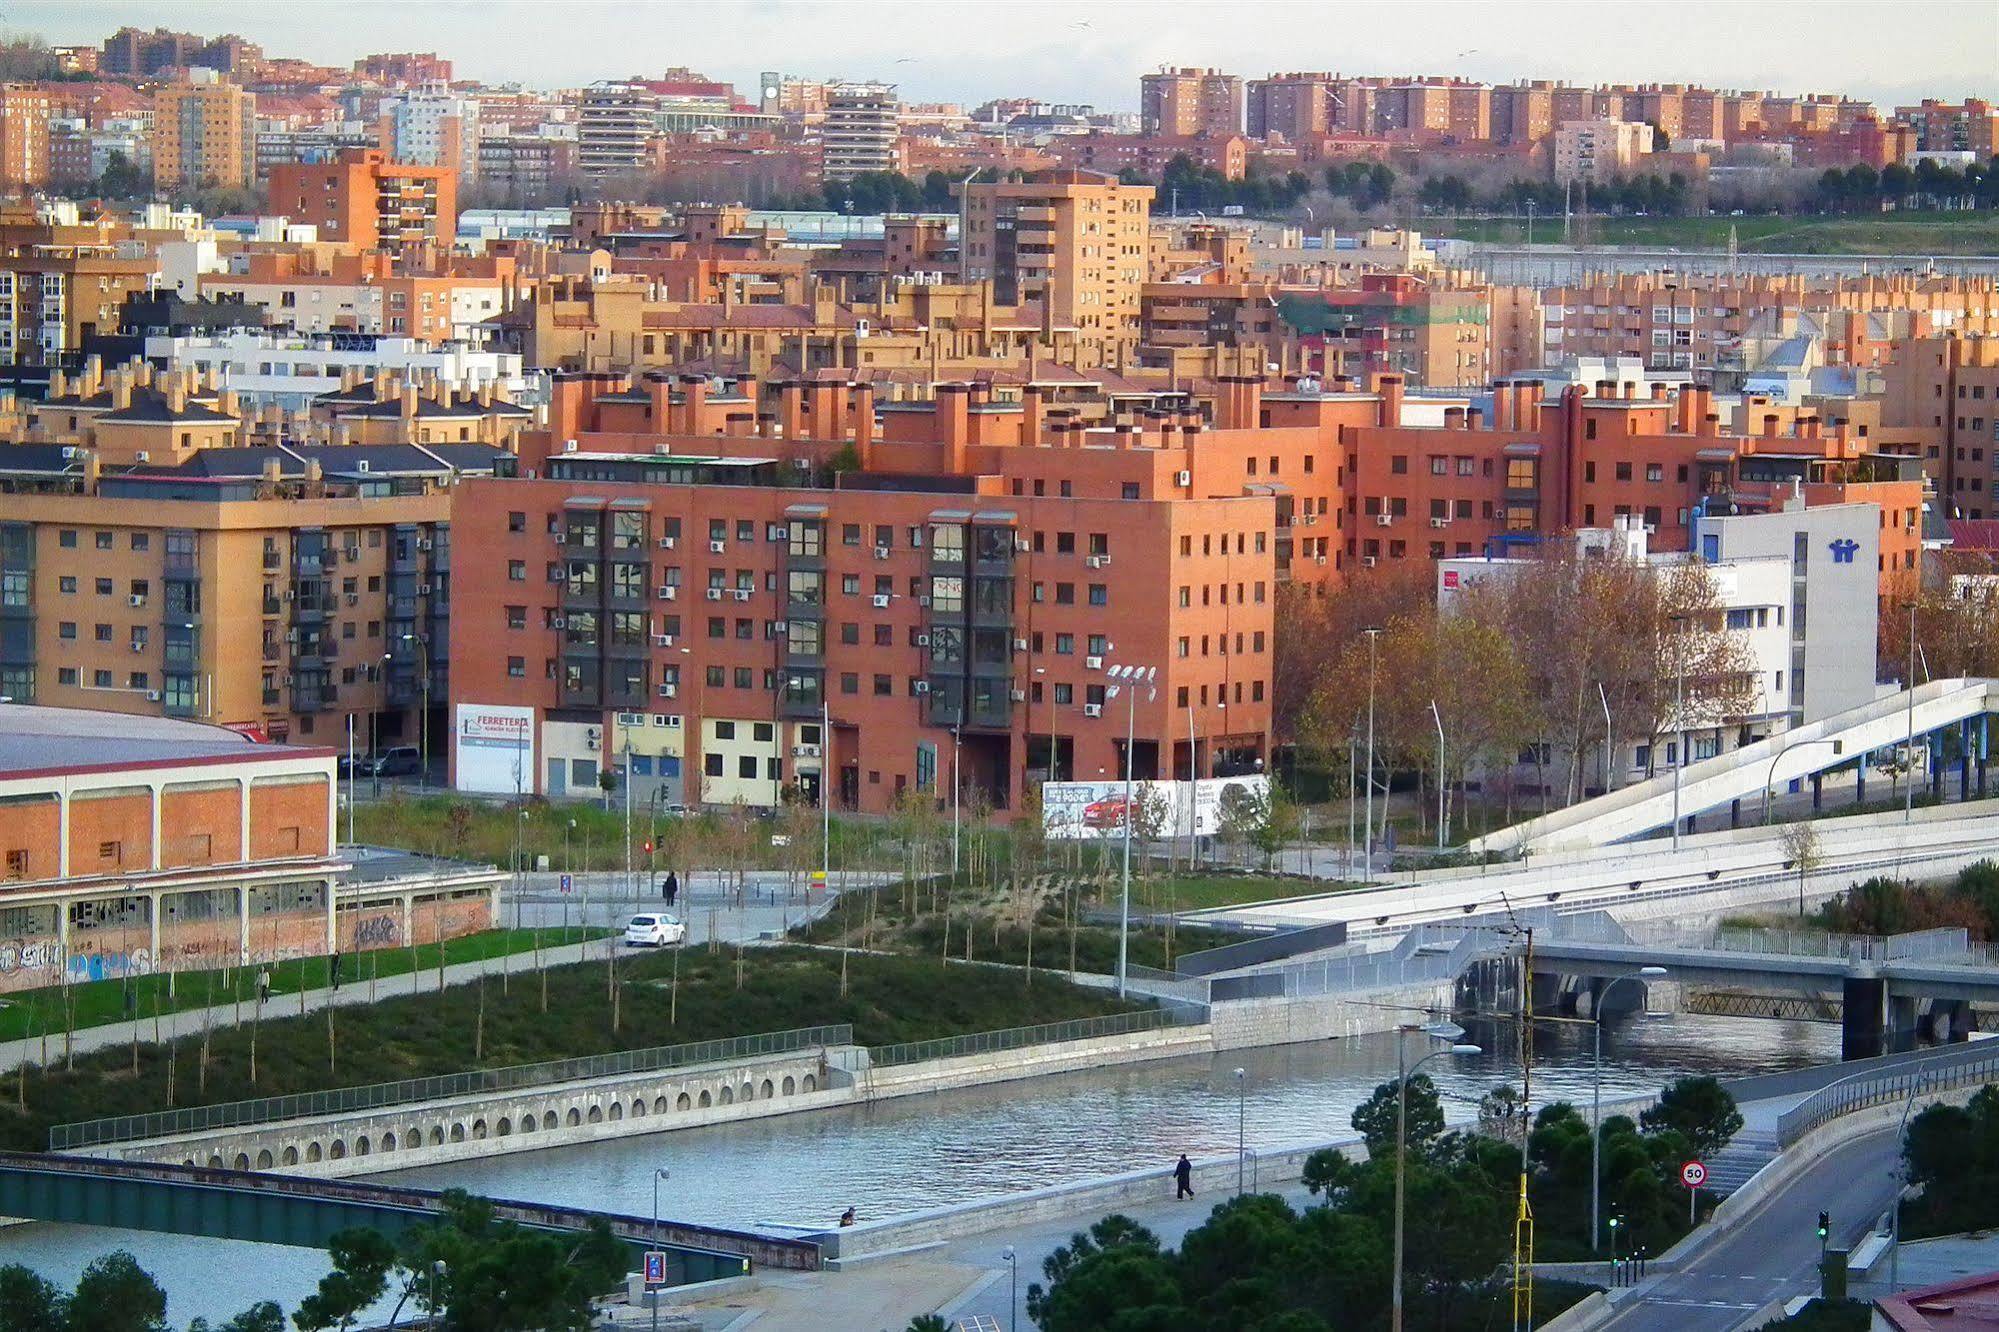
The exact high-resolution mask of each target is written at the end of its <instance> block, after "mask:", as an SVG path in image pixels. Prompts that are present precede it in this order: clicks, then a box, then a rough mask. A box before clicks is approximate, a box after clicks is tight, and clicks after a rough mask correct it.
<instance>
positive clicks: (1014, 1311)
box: [1000, 1244, 1020, 1332]
mask: <svg viewBox="0 0 1999 1332" xmlns="http://www.w3.org/2000/svg"><path fill="white" fill-rule="evenodd" d="M1000 1257H1002V1258H1004V1259H1005V1260H1006V1295H1007V1300H1006V1325H1007V1329H1008V1332H1020V1258H1019V1256H1018V1255H1016V1254H1015V1253H1014V1251H1013V1246H1012V1245H1011V1244H1009V1245H1007V1246H1006V1247H1005V1248H1004V1249H1001V1250H1000Z"/></svg>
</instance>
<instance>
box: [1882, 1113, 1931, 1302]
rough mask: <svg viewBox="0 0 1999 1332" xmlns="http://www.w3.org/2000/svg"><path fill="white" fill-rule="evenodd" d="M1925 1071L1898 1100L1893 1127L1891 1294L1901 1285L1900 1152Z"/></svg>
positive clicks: (1904, 1184) (1904, 1183) (1903, 1167)
mask: <svg viewBox="0 0 1999 1332" xmlns="http://www.w3.org/2000/svg"><path fill="white" fill-rule="evenodd" d="M1930 1080H1931V1079H1930V1076H1929V1075H1928V1074H1918V1075H1917V1076H1916V1080H1915V1082H1914V1083H1913V1084H1912V1085H1911V1086H1910V1087H1909V1099H1908V1100H1906V1101H1904V1102H1903V1103H1902V1124H1901V1127H1900V1128H1898V1129H1896V1130H1895V1197H1894V1200H1893V1201H1892V1202H1891V1203H1890V1204H1889V1207H1890V1209H1891V1210H1890V1211H1889V1213H1888V1293H1889V1294H1890V1295H1893V1294H1894V1293H1895V1292H1896V1291H1899V1290H1900V1289H1901V1288H1902V1190H1903V1189H1905V1188H1907V1187H1908V1184H1909V1181H1908V1180H1907V1178H1905V1172H1906V1171H1907V1169H1908V1164H1907V1158H1906V1157H1905V1156H1904V1155H1903V1152H1904V1150H1905V1149H1906V1147H1907V1145H1908V1141H1909V1112H1910V1111H1911V1110H1913V1109H1915V1108H1916V1098H1917V1097H1918V1096H1920V1095H1922V1092H1923V1088H1924V1087H1925V1086H1926V1085H1928V1084H1929V1082H1930Z"/></svg>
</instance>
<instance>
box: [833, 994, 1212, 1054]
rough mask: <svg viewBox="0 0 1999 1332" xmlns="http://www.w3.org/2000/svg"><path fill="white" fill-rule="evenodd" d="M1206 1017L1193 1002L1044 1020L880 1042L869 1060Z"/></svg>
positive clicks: (1045, 1041)
mask: <svg viewBox="0 0 1999 1332" xmlns="http://www.w3.org/2000/svg"><path fill="white" fill-rule="evenodd" d="M1201 1018H1202V1013H1201V1010H1200V1009H1199V1008H1197V1007H1194V1006H1192V1005H1171V1006H1168V1007H1165V1008H1146V1009H1139V1010H1137V1011H1135V1012H1131V1013H1107V1014H1105V1015H1103V1016H1101V1017H1087V1018H1071V1019H1069V1020H1068V1021H1067V1022H1044V1023H1042V1024H1041V1025H1040V1026H1036V1027H1008V1028H1006V1029H1004V1030H1001V1031H976V1032H969V1033H967V1034H965V1035H963V1036H942V1037H939V1038H937V1039H936V1040H930V1041H904V1042H903V1043H902V1044H900V1045H877V1046H874V1047H872V1048H871V1049H870V1050H869V1051H868V1062H869V1063H871V1064H873V1065H874V1066H875V1067H876V1068H893V1067H895V1066H896V1065H898V1064H920V1063H923V1062H925V1061H926V1060H931V1059H953V1058H957V1057H959V1056H963V1055H980V1054H997V1053H999V1052H1000V1051H1003V1050H1024V1049H1026V1048H1027V1047H1029V1046H1033V1045H1053V1044H1055V1043H1057V1042H1059V1041H1086V1040H1090V1039H1092V1038H1093V1037H1097V1036H1127V1035H1130V1034H1131V1033H1133V1032H1140V1031H1157V1030H1160V1029H1162V1028H1165V1027H1173V1026H1180V1025H1182V1024H1185V1023H1190V1022H1198V1021H1200V1020H1201Z"/></svg>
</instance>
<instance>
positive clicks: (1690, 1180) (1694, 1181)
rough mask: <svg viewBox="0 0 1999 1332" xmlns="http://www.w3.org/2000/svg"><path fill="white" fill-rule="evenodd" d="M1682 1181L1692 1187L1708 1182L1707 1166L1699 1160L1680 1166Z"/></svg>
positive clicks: (1695, 1187)
mask: <svg viewBox="0 0 1999 1332" xmlns="http://www.w3.org/2000/svg"><path fill="white" fill-rule="evenodd" d="M1680 1183H1682V1184H1684V1185H1686V1186H1687V1187H1688V1188H1690V1189H1697V1188H1699V1187H1700V1186H1701V1185H1703V1184H1705V1183H1707V1167H1706V1166H1704V1165H1702V1164H1701V1163H1700V1162H1699V1161H1689V1162H1687V1163H1686V1164H1685V1165H1683V1166H1681V1167H1680Z"/></svg>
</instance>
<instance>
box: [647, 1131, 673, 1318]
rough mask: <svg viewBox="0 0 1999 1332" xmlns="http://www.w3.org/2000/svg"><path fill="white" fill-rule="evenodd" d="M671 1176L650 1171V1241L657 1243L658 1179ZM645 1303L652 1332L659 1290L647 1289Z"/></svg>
mask: <svg viewBox="0 0 1999 1332" xmlns="http://www.w3.org/2000/svg"><path fill="white" fill-rule="evenodd" d="M670 1178H672V1172H671V1171H669V1170H668V1169H667V1168H666V1167H665V1166H660V1167H658V1168H657V1169H655V1170H654V1171H653V1172H652V1241H653V1243H655V1244H657V1243H659V1185H660V1181H661V1180H664V1179H670ZM646 1303H647V1304H650V1305H651V1306H652V1332H659V1292H657V1291H653V1290H648V1291H647V1292H646Z"/></svg>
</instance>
